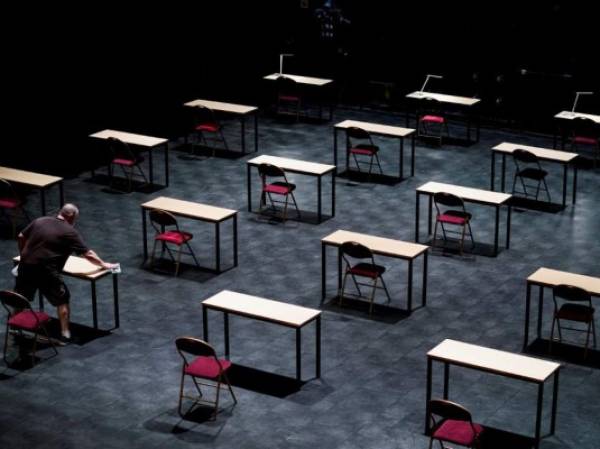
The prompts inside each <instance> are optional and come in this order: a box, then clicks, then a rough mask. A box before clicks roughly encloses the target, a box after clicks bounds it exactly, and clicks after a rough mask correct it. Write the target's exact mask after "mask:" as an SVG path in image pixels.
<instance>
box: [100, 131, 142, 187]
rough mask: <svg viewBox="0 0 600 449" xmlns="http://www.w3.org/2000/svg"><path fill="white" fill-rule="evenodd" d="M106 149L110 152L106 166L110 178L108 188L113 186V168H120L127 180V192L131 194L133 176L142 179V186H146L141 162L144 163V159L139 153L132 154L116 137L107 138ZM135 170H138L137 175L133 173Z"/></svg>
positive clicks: (129, 148) (124, 143) (125, 143)
mask: <svg viewBox="0 0 600 449" xmlns="http://www.w3.org/2000/svg"><path fill="white" fill-rule="evenodd" d="M107 141H108V147H109V150H110V152H111V155H112V156H111V157H112V159H111V161H110V164H109V166H108V174H109V176H110V187H111V188H112V186H113V166H115V165H116V166H119V167H121V170H122V171H123V174H124V175H125V177H126V179H127V191H128V192H131V188H132V179H133V177H134V176H139V177H141V178H143V179H144V184H148V179H147V178H146V174H145V173H144V170H142V166H141V164H142V162H144V157H143V156H141V155H140V154H139V153H137V152H134V151H133V150H132V149H131V147H130V146H129V144H128V143H127V142H123V141H122V140H120V139H117V138H116V137H109V138H108V139H107ZM135 169H137V170H138V172H139V173H135V171H134V170H135Z"/></svg>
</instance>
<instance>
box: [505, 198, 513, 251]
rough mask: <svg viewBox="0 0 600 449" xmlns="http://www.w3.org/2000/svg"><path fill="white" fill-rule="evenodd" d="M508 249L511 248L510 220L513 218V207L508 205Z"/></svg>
mask: <svg viewBox="0 0 600 449" xmlns="http://www.w3.org/2000/svg"><path fill="white" fill-rule="evenodd" d="M506 214H507V215H506V249H509V248H510V219H511V216H512V206H511V205H510V204H509V205H508V211H507V212H506Z"/></svg>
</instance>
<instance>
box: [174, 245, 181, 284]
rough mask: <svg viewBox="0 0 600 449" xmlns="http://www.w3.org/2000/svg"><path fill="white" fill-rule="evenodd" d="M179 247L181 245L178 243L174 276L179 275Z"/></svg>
mask: <svg viewBox="0 0 600 449" xmlns="http://www.w3.org/2000/svg"><path fill="white" fill-rule="evenodd" d="M181 249H182V245H179V251H178V252H177V262H176V263H175V276H176V277H177V276H178V275H179V265H180V263H181Z"/></svg>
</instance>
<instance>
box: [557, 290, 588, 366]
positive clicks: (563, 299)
mask: <svg viewBox="0 0 600 449" xmlns="http://www.w3.org/2000/svg"><path fill="white" fill-rule="evenodd" d="M552 296H553V299H554V317H553V319H552V331H551V332H550V344H549V349H550V350H552V342H553V341H554V327H555V326H556V327H557V328H558V338H559V341H560V342H562V330H563V329H569V330H573V331H578V332H585V334H586V335H585V350H584V355H583V357H584V358H586V357H587V352H588V346H589V341H590V334H592V335H593V338H594V348H595V347H596V325H595V323H594V308H593V307H592V296H591V295H590V293H589V292H588V291H586V290H584V289H582V288H579V287H575V286H572V285H564V284H561V285H557V286H556V287H554V288H553V290H552ZM562 321H573V322H578V323H583V324H586V325H587V327H586V329H580V328H574V327H564V326H562V325H561V322H562Z"/></svg>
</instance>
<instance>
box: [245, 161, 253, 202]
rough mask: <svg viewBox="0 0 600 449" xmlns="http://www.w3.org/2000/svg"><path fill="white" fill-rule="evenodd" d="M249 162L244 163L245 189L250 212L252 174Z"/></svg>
mask: <svg viewBox="0 0 600 449" xmlns="http://www.w3.org/2000/svg"><path fill="white" fill-rule="evenodd" d="M251 168H252V167H250V164H246V182H247V186H246V190H247V191H248V212H252V191H251V190H252V182H251V180H250V178H251V176H252V172H251Z"/></svg>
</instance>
